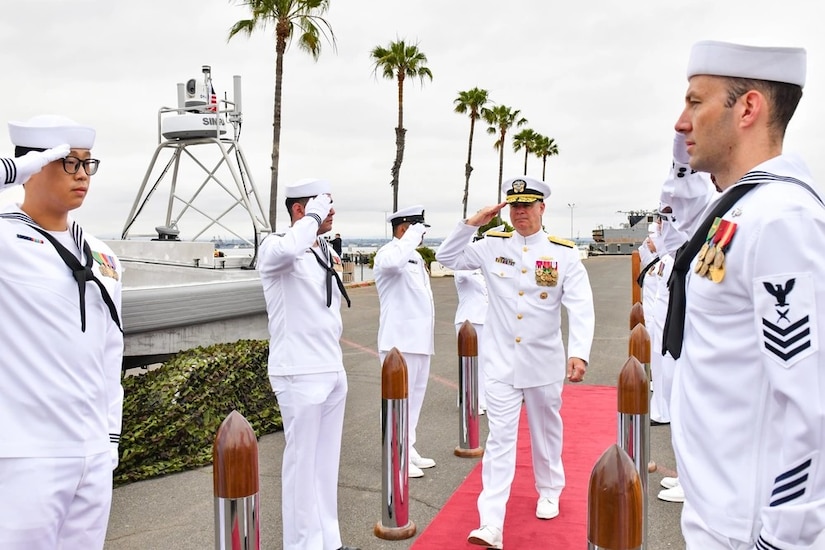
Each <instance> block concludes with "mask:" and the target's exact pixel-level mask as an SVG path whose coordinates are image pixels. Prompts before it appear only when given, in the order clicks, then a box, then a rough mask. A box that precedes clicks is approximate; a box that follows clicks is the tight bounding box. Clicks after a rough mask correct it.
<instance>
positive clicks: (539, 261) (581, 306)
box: [436, 176, 594, 548]
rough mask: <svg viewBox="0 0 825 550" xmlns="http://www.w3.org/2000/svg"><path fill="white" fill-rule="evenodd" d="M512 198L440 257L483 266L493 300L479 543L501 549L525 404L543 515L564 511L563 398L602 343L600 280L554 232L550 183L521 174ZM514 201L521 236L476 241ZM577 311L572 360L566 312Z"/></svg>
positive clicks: (461, 228)
mask: <svg viewBox="0 0 825 550" xmlns="http://www.w3.org/2000/svg"><path fill="white" fill-rule="evenodd" d="M502 192H503V193H504V194H505V195H506V201H505V202H502V203H501V204H497V205H495V206H489V207H486V208H483V209H481V210H479V211H478V213H476V214H475V215H473V216H470V217H469V218H468V219H467V220H465V221H462V222H460V223H459V224H458V226H457V227H456V228H455V230H453V232H452V233H451V234H450V235H449V236H448V237H447V239H445V240H444V242H443V243H441V246H440V247H439V249H438V252H437V254H436V258H437V259H438V261H439V262H441V263H442V264H444V265H445V266H447V267H449V268H452V269H481V270H482V272H483V273H484V276H485V278H486V280H487V287H488V296H489V300H490V305H489V308H490V309H489V311H488V314H487V320H486V322H485V344H484V353H483V355H482V358H481V359H482V361H483V363H484V372H485V374H486V381H485V383H486V388H487V418H488V424H489V430H490V432H489V437H488V439H487V445H486V449H485V452H484V459H483V461H482V464H483V466H482V482H483V489H482V491H481V494H480V495H479V497H478V511H479V516H480V520H481V522H480V525H481V527H480V528H479V529H475V530H473V531H472V532H471V533H470V536H469V538H468V541H469V542H470V543H472V544H478V545H482V546H487V547H490V548H501V546H502V540H503V538H502V527H503V526H504V514H505V508H506V505H507V500H508V499H509V495H510V484H511V482H512V479H513V475H514V472H515V466H516V436H517V433H518V423H519V415H520V412H521V406H522V402H524V403H525V404H526V407H527V419H528V422H529V424H530V438H531V443H532V449H533V472H534V475H535V478H536V489H537V491H538V493H539V494H538V497H539V498H538V503H537V506H536V517H538V518H540V519H551V518H554V517H556V516H557V515H558V513H559V497H560V495H561V492H562V489H563V488H564V484H565V482H564V469H563V466H562V461H561V451H562V421H561V415H560V409H561V394H562V387H563V385H564V379H565V374H566V375H567V379H568V380H570V381H571V382H579V381H581V380H582V378H583V376H584V373H585V369H586V366H587V361H588V358H589V356H590V346H591V343H592V340H593V330H594V314H593V296H592V293H591V290H590V282H589V279H588V277H587V271H585V268H584V265H583V264H582V262H581V259H580V257H579V252H578V250H577V249H576V248H575V245H574V243H572V242H570V241H565V240H563V239H557V238H556V237H552V236H550V235H548V234H547V233H545V232H544V230H543V229H542V224H541V219H542V214H543V213H544V209H545V204H544V199H545V198H546V197H548V196H549V195H550V187H549V186H548V185H547V184H546V183H545V182H543V181H539V180H535V179H533V178H528V177H526V176H520V177H517V178H513V179H508V180H506V181H505V182H504V183H503V184H502ZM507 204H509V205H510V223H511V224H512V225H513V227H514V228H515V232H514V233H504V234H503V235H502V236H500V237H496V236H494V235H492V234H491V235H488V236H487V237H485V238H484V239H482V240H480V241H478V242H474V243H471V242H470V240H471V238H472V235H473V233H474V232H475V231H476V229H477V228H478V227H479V226H481V225H484V224H486V223H489V222H490V220H492V219H493V218H494V217H495V216H497V215H498V213H499V212H500V211H501V209H502V208H503V207H504V206H505V205H507ZM562 306H563V307H564V308H566V309H567V312H568V318H569V340H568V352H567V356H566V357H567V358H565V350H564V346H563V343H562V338H561V308H562Z"/></svg>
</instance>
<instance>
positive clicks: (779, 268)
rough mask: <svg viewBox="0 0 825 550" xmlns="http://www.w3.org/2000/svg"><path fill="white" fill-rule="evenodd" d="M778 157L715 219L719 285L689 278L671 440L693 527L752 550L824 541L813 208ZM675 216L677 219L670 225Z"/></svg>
mask: <svg viewBox="0 0 825 550" xmlns="http://www.w3.org/2000/svg"><path fill="white" fill-rule="evenodd" d="M789 177H792V178H796V179H798V180H802V181H803V182H806V183H809V182H810V181H811V177H810V175H809V173H808V170H807V168H806V167H805V166H804V164H802V163H801V162H799V161H794V160H792V159H791V158H789V157H786V156H780V157H777V158H774V159H771V160H769V161H767V162H765V163H763V164H761V165H759V166H757V167H756V168H754V169H753V170H752V171H751V172H749V173H748V174H746V175H745V176H744V177H743V179H742V181H757V182H764V183H761V184H760V185H758V186H757V187H755V188H753V189H752V190H751V191H750V192H749V193H748V194H746V195H745V196H744V197H742V198H741V199H740V200H739V201H738V202H737V203H736V204H735V205H734V206H733V207H732V208H731V209H730V210H729V211H728V212H727V213H726V214H725V215H724V216H723V220H726V221H728V222H730V223H732V224H735V232H734V233H733V238H732V240H731V242H730V246H729V247H728V249H727V250H726V256H725V261H724V267H725V272H726V273H725V277H724V279H723V280H722V281H721V282H718V283H716V282H713V281H712V280H710V279H708V278H706V277H702V276H699V275H697V274H695V273H694V272H693V268H695V266H696V263H697V260H696V259H695V258H694V260H693V265H692V266H691V270H690V272H689V274H688V281H687V309H686V318H685V331H684V344H683V347H682V356H681V358H680V359H679V360H678V361H677V365H676V377H675V381H674V388H673V402H672V412H673V426H672V427H673V432H672V433H673V440H674V449H675V451H676V456H677V460H678V467H679V478H680V480H681V482H682V484H683V485H684V487H685V494H686V495H687V498H688V499H689V500H690V502H691V504H692V506H693V508H694V509H695V510H696V511H697V512H698V513H699V515H700V516H701V517H702V519H703V520H704V522H705V523H706V524H707V525H708V526H710V527H711V528H712V529H714V530H715V531H717V532H719V533H721V534H723V535H726V536H729V537H733V538H736V539H740V540H755V539H757V538H759V539H760V542H758V543H756V544H757V547H758V548H776V549H788V548H794V549H796V548H803V547H804V548H807V547H808V546H809V545H810V544H811V543H812V542H813V540H814V539H815V538H816V534H817V533H819V532H821V531H822V530H823V529H825V462H824V461H823V450H824V449H825V357H824V356H823V350H822V344H823V341H825V320H823V321H822V322H821V321H820V314H821V312H822V308H823V304H825V254H823V252H822V247H823V243H825V207H823V205H822V204H821V203H820V202H819V201H818V200H817V199H816V198H815V197H814V196H813V195H812V193H810V192H809V191H807V190H806V189H805V188H803V187H802V186H800V185H798V184H795V183H792V182H790V181H788V179H789ZM677 215H678V213H677Z"/></svg>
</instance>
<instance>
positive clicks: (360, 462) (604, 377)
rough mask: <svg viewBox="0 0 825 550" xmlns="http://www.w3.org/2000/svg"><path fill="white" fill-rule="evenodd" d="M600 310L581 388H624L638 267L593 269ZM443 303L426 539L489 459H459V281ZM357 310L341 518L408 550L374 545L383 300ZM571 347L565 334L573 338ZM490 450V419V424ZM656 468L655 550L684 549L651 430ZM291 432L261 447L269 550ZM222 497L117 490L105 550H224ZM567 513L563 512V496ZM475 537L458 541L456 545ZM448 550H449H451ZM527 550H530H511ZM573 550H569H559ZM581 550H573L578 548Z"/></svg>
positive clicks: (423, 495) (438, 281)
mask: <svg viewBox="0 0 825 550" xmlns="http://www.w3.org/2000/svg"><path fill="white" fill-rule="evenodd" d="M584 264H585V266H586V268H587V271H588V273H589V276H590V281H591V286H592V288H593V295H594V299H595V308H596V333H595V339H594V342H593V348H592V352H591V356H590V366H589V368H588V371H587V376H586V377H585V381H584V382H583V383H584V384H597V385H610V386H615V385H616V381H617V379H618V374H619V371H620V369H621V367H622V366H623V365H624V363H625V361H626V360H627V357H628V337H629V333H630V330H629V314H630V307H631V287H630V284H631V268H630V257H629V256H598V257H593V258H588V259H587V260H585V262H584ZM432 288H433V296H434V299H435V310H436V324H435V356H434V357H433V360H432V365H431V372H430V382H429V386H428V389H427V396H426V398H425V401H424V407H423V410H422V413H421V419H420V421H419V426H418V443H417V444H416V448H417V449H418V450H419V452H421V454H422V455H423V456H428V457H432V458H434V459H435V460H436V462H437V466H436V467H435V468H432V469H429V470H426V471H425V473H426V475H425V476H424V477H423V478H420V479H411V480H410V484H409V488H410V498H411V502H410V519H411V520H412V521H413V522H414V523H415V525H416V527H417V534H420V533H421V532H422V531H423V530H424V529H425V528H426V527H427V525H428V524H429V523H430V522H431V521H432V519H433V518H434V517H435V515H436V514H437V513H438V512H439V510H440V509H441V507H442V506H443V505H444V503H445V502H446V501H447V499H448V498H449V497H450V496H451V495H452V493H453V492H454V490H455V489H456V487H458V486H459V485H460V484H461V482H462V481H464V479H465V478H466V477H467V475H468V474H469V473H470V471H471V470H472V468H473V467H474V466H475V465H476V464H477V463H478V462H479V460H480V459H477V458H475V459H471V458H458V457H456V456H455V455H454V454H453V450H454V449H455V447H456V446H457V445H458V443H459V431H458V429H459V425H458V423H459V420H458V410H457V407H456V392H457V387H458V384H457V378H458V364H459V363H458V355H457V347H456V337H455V325H454V322H453V321H454V315H455V308H456V302H457V298H456V291H455V284H454V282H453V279H452V277H443V278H434V279H433V280H432ZM349 294H350V297H351V298H352V308H351V309H346V308H345V309H343V310H342V315H343V320H344V334H343V338H342V347H343V350H344V365H345V367H346V370H347V374H348V381H349V394H348V396H347V410H346V418H345V425H344V438H343V445H342V449H341V468H340V474H339V495H338V496H339V520H340V524H341V535H342V538H343V541H344V544H347V545H352V546H358V547H360V548H361V549H362V550H384V549H396V550H400V549H406V548H409V547H410V546H411V545H412V544H413V542H414V541H415V537H413V538H410V539H406V540H401V541H385V540H382V539H379V538H377V537H375V536H374V535H373V527H374V526H375V524H376V523H378V522H380V521H381V434H380V407H381V377H380V363H379V360H378V354H377V351H376V336H377V330H378V295H377V293H376V290H375V287H374V286H373V285H368V286H358V287H353V288H351V289H350V290H349ZM565 341H566V334H565ZM481 419H482V421H481V432H482V433H481V441H482V442H483V441H484V439H485V438H486V417H481ZM650 445H651V458H652V459H653V460H655V461H656V463H657V464H658V466H659V470H658V471H657V472H654V473H652V474H650V481H649V486H648V519H649V521H648V544H647V550H664V549H674V548H684V541H683V539H682V536H681V532H680V529H679V515H680V513H681V505H680V504H673V503H666V502H662V501H660V500H658V499H657V498H656V494H657V493H658V491H659V489H660V488H659V480H660V479H661V478H662V476H663V475H672V474H673V472H672V470H673V469H674V458H673V451H672V448H671V444H670V428H669V426H656V427H651V429H650ZM283 448H284V437H283V433H276V434H271V435H267V436H264V437H262V438H261V439H260V441H259V447H258V450H259V456H260V458H259V468H260V531H261V548H262V549H265V550H269V549H279V548H281V518H280V493H281V475H280V472H281V457H282V454H283ZM214 503H215V498H214V496H213V480H212V468H211V467H205V468H200V469H197V470H192V471H189V472H183V473H179V474H173V475H169V476H165V477H160V478H156V479H152V480H148V481H142V482H137V483H132V484H129V485H126V486H123V487H119V488H117V489H115V491H114V500H113V504H112V513H111V517H110V521H109V531H108V535H107V539H106V541H107V542H106V546H105V548H106V549H107V550H153V549H157V550H166V549H175V550H178V549H179V550H190V549H191V550H205V549H209V548H215V505H214ZM561 506H562V507H563V506H564V495H562V500H561ZM466 536H467V533H464V532H457V533H456V547H458V548H460V547H462V546H463V541H464V540H466ZM533 548H535V549H541V548H548V549H549V548H553V549H554V550H555V549H556V546H554V544H553V541H546V542H545V541H536V545H535V546H534V547H533ZM445 550H449V549H445ZM509 550H525V549H509ZM558 550H566V549H558ZM571 550H573V549H571Z"/></svg>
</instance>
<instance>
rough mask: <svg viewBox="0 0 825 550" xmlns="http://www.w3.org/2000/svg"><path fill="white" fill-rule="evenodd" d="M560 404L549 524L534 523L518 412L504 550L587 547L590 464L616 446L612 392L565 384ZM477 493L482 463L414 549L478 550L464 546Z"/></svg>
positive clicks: (526, 443) (526, 442) (474, 518)
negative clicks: (560, 481)
mask: <svg viewBox="0 0 825 550" xmlns="http://www.w3.org/2000/svg"><path fill="white" fill-rule="evenodd" d="M563 400H564V401H563V405H562V409H561V414H562V418H563V420H564V449H563V451H562V460H563V461H564V472H565V476H566V480H567V481H566V483H567V485H566V487H565V489H564V492H563V493H562V495H561V501H560V504H559V508H560V513H559V516H558V517H557V518H555V519H552V520H540V519H536V515H535V514H536V499H537V498H538V495H537V494H536V488H535V480H534V479H533V466H532V462H531V460H532V459H531V454H530V435H529V430H528V427H527V417H526V414H525V409H522V412H521V422H520V423H519V436H518V444H517V448H518V454H517V458H516V477H515V479H514V480H513V486H512V489H511V491H510V500H509V501H508V503H507V516H506V519H505V522H504V548H505V549H506V550H526V549H530V550H538V549H542V548H546V549H551V548H552V549H553V550H568V549H570V550H574V549H579V548H587V487H588V484H589V482H590V472H591V471H592V469H593V465H594V464H595V463H596V461H597V460H598V459H599V457H600V456H601V454H602V453H603V452H604V450H605V449H606V448H607V447H608V446H610V445H612V444H613V443H615V442H616V388H614V387H608V386H577V385H572V384H568V385H566V386H565V387H564V393H563ZM480 492H481V462H479V463H478V465H477V466H476V467H475V468H474V469H473V471H472V472H470V475H469V476H467V479H466V480H465V481H464V483H462V484H461V485H460V486H459V487H458V489H456V492H455V493H453V496H451V497H450V499H449V500H448V501H447V503H446V504H445V505H444V508H442V509H441V511H440V512H439V513H438V515H437V516H436V517H435V519H433V521H432V523H430V525H429V526H427V528H426V529H425V530H424V532H423V533H421V535H419V537H418V539H416V541H415V543H414V544H413V545H412V547H411V548H412V550H453V549H467V550H470V549H477V548H481V547H480V546H475V545H472V544H469V543H467V535H468V534H469V532H470V531H471V530H473V529H475V528H476V527H478V509H477V508H476V499H477V498H478V494H479V493H480Z"/></svg>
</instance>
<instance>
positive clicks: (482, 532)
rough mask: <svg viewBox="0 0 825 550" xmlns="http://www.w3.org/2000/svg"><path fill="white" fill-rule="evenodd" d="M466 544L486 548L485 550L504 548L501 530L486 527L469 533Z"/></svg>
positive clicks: (483, 526)
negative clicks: (487, 549) (488, 549)
mask: <svg viewBox="0 0 825 550" xmlns="http://www.w3.org/2000/svg"><path fill="white" fill-rule="evenodd" d="M467 542H469V543H470V544H477V545H479V546H486V547H487V548H495V549H496V550H501V549H502V548H504V543H503V542H502V537H501V529H499V528H498V527H488V526H487V525H482V526H481V527H479V528H478V529H473V530H472V531H470V536H468V537H467Z"/></svg>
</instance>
